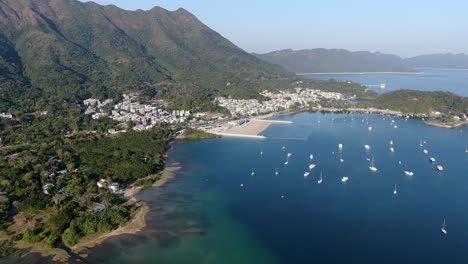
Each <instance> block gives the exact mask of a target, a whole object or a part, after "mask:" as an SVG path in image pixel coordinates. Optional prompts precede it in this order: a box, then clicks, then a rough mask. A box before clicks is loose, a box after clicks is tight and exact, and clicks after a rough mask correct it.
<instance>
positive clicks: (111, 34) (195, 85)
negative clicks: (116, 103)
mask: <svg viewBox="0 0 468 264" xmlns="http://www.w3.org/2000/svg"><path fill="white" fill-rule="evenodd" d="M0 25H1V27H0V93H1V96H0V111H2V110H5V109H8V108H9V107H11V106H12V105H14V104H15V103H17V102H18V101H21V102H23V106H31V107H33V106H35V107H37V105H38V104H39V106H40V105H43V106H47V105H48V104H47V102H46V101H47V100H49V101H50V100H55V101H58V102H64V101H65V102H77V101H79V100H81V99H83V98H87V97H91V96H92V97H107V96H112V95H115V94H118V93H121V92H125V91H136V90H141V91H146V92H149V93H157V94H158V95H160V96H173V97H201V98H202V97H203V98H204V97H210V96H211V97H212V96H213V95H214V94H219V93H228V94H234V95H250V94H252V93H256V92H255V91H256V89H257V87H258V85H257V82H261V81H263V80H275V79H282V78H286V77H290V76H291V74H290V73H288V72H287V71H286V70H284V69H282V68H281V67H279V66H276V65H272V64H269V63H266V62H264V61H262V60H259V59H258V58H256V57H254V56H252V55H250V54H248V53H246V52H245V51H243V50H242V49H240V48H238V47H236V46H235V45H234V44H232V43H231V42H230V41H228V40H227V39H225V38H223V37H222V36H221V35H220V34H218V33H217V32H215V31H213V30H212V29H210V28H209V27H207V26H206V25H204V24H203V23H202V22H200V21H199V20H198V19H197V18H196V17H195V16H193V15H192V14H190V13H189V12H188V11H186V10H184V9H178V10H177V11H173V12H171V11H167V10H165V9H162V8H159V7H155V8H153V9H151V10H149V11H141V10H138V11H125V10H122V9H119V8H117V7H115V6H100V5H97V4H95V3H93V2H88V3H82V2H80V1H76V0H0ZM228 82H229V83H230V85H229V87H227V85H226V84H227V83H228ZM25 102H31V104H28V103H26V104H25Z"/></svg>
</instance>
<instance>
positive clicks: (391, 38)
mask: <svg viewBox="0 0 468 264" xmlns="http://www.w3.org/2000/svg"><path fill="white" fill-rule="evenodd" d="M94 2H97V3H99V4H114V5H116V6H119V7H121V8H123V9H127V10H136V9H144V10H146V9H151V8H152V7H154V6H161V7H164V8H166V9H168V10H176V9H177V8H179V7H183V8H185V9H187V10H188V11H190V12H192V13H193V14H195V15H196V16H197V17H198V18H199V19H200V20H201V21H202V22H204V23H205V24H207V25H208V26H209V27H211V28H212V29H214V30H216V31H218V32H219V33H220V34H222V35H223V36H225V37H226V38H228V39H229V40H231V41H232V42H234V43H235V44H236V45H238V46H239V47H241V48H243V49H245V50H246V51H248V52H269V51H273V50H278V49H286V48H292V49H309V48H345V49H349V50H353V51H356V50H369V51H381V52H386V53H394V54H397V55H400V56H403V57H407V56H413V55H419V54H427V53H446V52H451V53H468V0H445V1H441V0H426V1H422V0H385V1H380V0H341V1H340V0H320V1H315V0H288V1H284V0H283V1H276V0H232V1H230V0H227V1H220V0H185V1H183V0H138V1H131V0H95V1H94Z"/></svg>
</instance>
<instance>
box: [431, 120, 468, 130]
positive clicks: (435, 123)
mask: <svg viewBox="0 0 468 264" xmlns="http://www.w3.org/2000/svg"><path fill="white" fill-rule="evenodd" d="M424 124H426V125H429V126H436V127H443V128H457V127H461V126H468V121H463V122H459V123H454V124H444V123H440V122H433V121H424Z"/></svg>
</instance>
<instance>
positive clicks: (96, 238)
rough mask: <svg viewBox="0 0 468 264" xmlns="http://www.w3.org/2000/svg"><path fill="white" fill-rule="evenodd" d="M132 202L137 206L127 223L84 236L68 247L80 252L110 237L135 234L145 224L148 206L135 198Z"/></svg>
mask: <svg viewBox="0 0 468 264" xmlns="http://www.w3.org/2000/svg"><path fill="white" fill-rule="evenodd" d="M132 199H134V200H133V201H132V200H130V201H132V202H134V204H135V205H137V206H138V209H137V211H136V212H135V214H134V215H133V217H132V218H131V219H130V220H129V222H128V223H127V224H125V225H124V226H121V227H119V228H117V229H115V230H113V231H110V232H107V233H100V234H93V235H90V236H89V237H84V238H82V239H81V241H80V242H79V243H78V244H76V245H74V246H73V247H71V248H70V249H71V250H72V251H73V252H75V253H78V254H79V253H82V252H83V251H84V250H86V249H89V248H92V247H95V246H97V245H99V244H101V243H103V242H104V241H106V240H107V239H108V238H110V237H114V236H119V235H125V234H136V233H137V232H139V231H141V230H142V229H143V228H144V227H145V226H146V221H145V216H146V214H147V213H148V212H149V210H150V207H149V205H148V204H147V203H145V202H142V201H139V200H136V199H135V198H132Z"/></svg>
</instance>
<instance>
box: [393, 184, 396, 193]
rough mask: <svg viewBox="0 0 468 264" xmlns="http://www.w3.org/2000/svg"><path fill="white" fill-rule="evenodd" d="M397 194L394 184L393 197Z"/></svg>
mask: <svg viewBox="0 0 468 264" xmlns="http://www.w3.org/2000/svg"><path fill="white" fill-rule="evenodd" d="M396 194H397V190H396V184H395V189H393V195H396Z"/></svg>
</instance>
